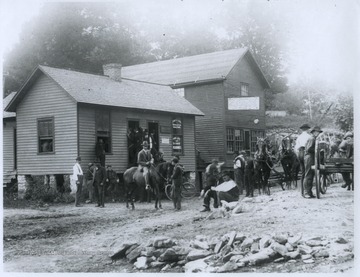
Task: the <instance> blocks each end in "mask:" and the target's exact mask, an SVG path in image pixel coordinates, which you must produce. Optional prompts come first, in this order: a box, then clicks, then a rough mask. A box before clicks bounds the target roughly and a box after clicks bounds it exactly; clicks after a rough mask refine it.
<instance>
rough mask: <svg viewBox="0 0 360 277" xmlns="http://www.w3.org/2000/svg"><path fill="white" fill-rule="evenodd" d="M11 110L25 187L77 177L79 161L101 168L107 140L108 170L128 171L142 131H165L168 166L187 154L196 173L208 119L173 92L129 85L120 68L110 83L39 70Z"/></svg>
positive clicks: (110, 72)
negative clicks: (199, 122) (199, 137)
mask: <svg viewBox="0 0 360 277" xmlns="http://www.w3.org/2000/svg"><path fill="white" fill-rule="evenodd" d="M6 110H7V111H8V112H16V117H17V120H16V130H17V131H16V132H17V136H16V137H17V171H18V176H19V177H20V178H18V179H19V187H21V186H22V183H24V179H25V178H24V176H25V175H50V176H53V177H54V179H56V180H62V177H61V176H63V175H69V174H72V166H73V164H74V162H75V158H76V156H81V157H82V164H83V165H86V164H87V163H89V162H93V161H94V159H95V144H96V142H97V141H98V140H99V139H100V138H101V139H103V141H104V142H105V143H106V164H111V165H112V166H113V168H114V169H115V170H116V171H117V172H119V173H120V172H124V171H125V170H126V168H127V167H128V151H127V149H128V145H127V131H128V127H129V126H130V125H131V126H133V125H134V124H135V125H138V126H140V127H142V128H144V129H145V128H148V129H152V130H155V131H156V132H157V134H156V135H157V138H158V140H159V144H160V148H161V149H162V150H163V152H164V155H165V159H168V160H170V159H171V157H172V156H173V155H174V154H180V155H182V157H181V162H182V163H183V164H184V165H185V166H186V168H187V169H188V170H189V171H195V167H196V157H195V156H196V155H195V146H194V145H195V116H202V115H203V113H202V112H201V111H200V110H199V109H197V108H196V107H194V106H193V105H192V104H191V103H190V102H189V101H187V100H186V99H184V98H182V97H180V96H178V95H177V94H176V93H175V92H174V91H173V90H172V89H171V88H170V87H169V86H164V85H156V84H149V83H145V82H141V81H130V80H123V79H122V78H121V66H119V65H117V64H110V65H106V66H104V76H103V75H94V74H88V73H82V72H77V71H71V70H65V69H57V68H52V67H47V66H39V67H38V68H36V69H35V70H34V72H33V73H32V74H31V76H30V77H29V78H28V80H27V81H26V82H25V84H24V85H23V87H22V88H21V89H20V90H19V91H18V92H17V93H16V95H15V96H14V97H13V99H12V100H11V101H10V102H9V104H8V105H7V108H6ZM174 141H176V143H175V144H176V145H174ZM175 146H176V147H175ZM84 169H85V168H84Z"/></svg>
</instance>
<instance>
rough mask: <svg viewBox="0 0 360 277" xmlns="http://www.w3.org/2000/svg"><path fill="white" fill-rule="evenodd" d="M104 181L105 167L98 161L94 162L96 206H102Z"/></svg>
mask: <svg viewBox="0 0 360 277" xmlns="http://www.w3.org/2000/svg"><path fill="white" fill-rule="evenodd" d="M105 182H106V169H105V167H103V166H101V163H100V161H98V160H97V161H96V162H95V178H94V188H95V194H96V195H97V203H98V204H97V205H96V207H100V208H104V207H105V205H104V189H105Z"/></svg>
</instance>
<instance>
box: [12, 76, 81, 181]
mask: <svg viewBox="0 0 360 277" xmlns="http://www.w3.org/2000/svg"><path fill="white" fill-rule="evenodd" d="M16 115H17V144H18V149H17V158H18V161H17V162H18V174H21V175H26V174H32V175H45V174H70V173H71V171H72V166H73V164H74V162H75V158H76V155H77V153H78V149H77V109H76V102H75V101H74V100H73V99H72V98H71V97H70V96H69V95H68V94H67V93H66V92H64V90H63V89H62V88H61V87H59V86H58V85H57V84H56V83H55V82H54V81H53V80H51V79H50V78H48V77H46V76H45V75H43V74H41V75H40V77H39V78H38V80H37V81H36V82H35V83H34V85H33V86H32V87H31V88H30V89H29V91H28V92H27V93H26V95H25V96H24V98H23V99H22V101H21V102H20V103H19V105H18V106H17V109H16ZM46 117H53V118H54V128H55V131H54V132H55V146H54V147H55V148H54V149H55V153H53V154H38V127H37V120H38V119H39V118H46Z"/></svg>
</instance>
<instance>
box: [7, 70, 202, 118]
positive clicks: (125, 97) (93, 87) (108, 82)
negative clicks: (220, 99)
mask: <svg viewBox="0 0 360 277" xmlns="http://www.w3.org/2000/svg"><path fill="white" fill-rule="evenodd" d="M39 71H40V72H42V73H44V74H45V75H47V76H48V77H50V78H51V79H53V80H54V81H55V82H56V83H57V84H58V85H59V86H60V87H62V88H63V89H64V90H65V91H66V92H67V93H68V94H69V95H70V96H71V97H72V98H73V99H74V100H75V101H76V102H79V103H88V104H97V105H105V106H114V107H123V108H134V109H145V110H152V111H163V112H171V113H180V114H191V115H204V114H203V113H202V112H201V111H200V110H199V109H197V108H196V107H195V106H193V105H192V104H191V103H190V102H188V101H187V100H186V99H185V98H183V97H180V96H179V95H178V94H176V93H175V92H174V91H173V90H172V89H171V88H170V87H169V86H163V85H156V84H148V83H144V82H139V81H131V80H122V81H121V82H118V81H115V80H113V79H111V78H109V77H107V76H102V75H94V74H89V73H82V72H77V71H72V70H65V69H58V68H53V67H48V66H42V65H41V66H39V67H38V68H37V69H36V70H35V72H34V73H33V74H32V76H31V77H30V78H29V79H28V81H27V82H26V83H25V85H24V86H23V88H22V89H20V91H19V92H18V93H17V95H16V96H15V98H14V99H13V101H11V103H10V104H9V105H8V107H7V110H9V111H12V110H15V108H16V105H17V102H19V101H21V98H22V94H24V93H26V90H27V89H26V87H28V85H27V84H28V83H32V82H34V80H32V79H33V78H36V76H38V74H39ZM17 98H18V101H17Z"/></svg>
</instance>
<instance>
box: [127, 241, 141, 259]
mask: <svg viewBox="0 0 360 277" xmlns="http://www.w3.org/2000/svg"><path fill="white" fill-rule="evenodd" d="M138 246H139V244H138V243H135V244H133V245H131V246H130V247H129V249H127V250H126V252H125V255H126V256H127V255H129V253H130V252H131V251H133V250H134V249H135V248H137V247H138Z"/></svg>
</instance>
